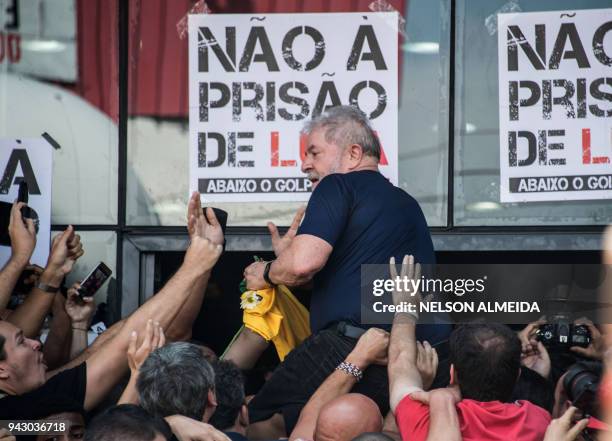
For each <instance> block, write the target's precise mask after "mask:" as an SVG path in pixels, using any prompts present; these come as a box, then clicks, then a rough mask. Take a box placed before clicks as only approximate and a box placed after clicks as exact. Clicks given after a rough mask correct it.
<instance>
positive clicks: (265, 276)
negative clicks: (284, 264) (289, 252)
mask: <svg viewBox="0 0 612 441" xmlns="http://www.w3.org/2000/svg"><path fill="white" fill-rule="evenodd" d="M272 262H274V261H273V260H270V261H269V262H266V266H265V268H264V273H263V279H264V280H265V281H266V283H267V284H268V285H270V286H274V285H275V283H274V282H272V280H270V268H271V267H272Z"/></svg>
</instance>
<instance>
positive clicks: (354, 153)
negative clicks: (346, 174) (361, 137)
mask: <svg viewBox="0 0 612 441" xmlns="http://www.w3.org/2000/svg"><path fill="white" fill-rule="evenodd" d="M347 149H348V154H349V160H350V163H351V165H350V167H351V168H353V167H356V166H358V165H359V164H360V163H361V159H362V158H363V147H361V146H360V145H359V144H351V145H349V146H348V147H347Z"/></svg>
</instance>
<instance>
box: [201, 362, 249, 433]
mask: <svg viewBox="0 0 612 441" xmlns="http://www.w3.org/2000/svg"><path fill="white" fill-rule="evenodd" d="M213 369H214V370H215V392H216V397H217V408H216V409H215V413H214V414H213V416H212V418H211V419H210V421H209V424H211V425H212V426H213V427H215V428H217V429H219V430H227V429H229V428H230V427H232V426H233V425H234V423H235V422H236V418H237V417H238V414H239V413H240V409H241V408H242V405H243V404H244V376H243V375H242V372H241V371H240V369H238V367H237V366H236V365H235V364H234V363H232V362H231V361H227V360H218V361H216V362H215V363H213Z"/></svg>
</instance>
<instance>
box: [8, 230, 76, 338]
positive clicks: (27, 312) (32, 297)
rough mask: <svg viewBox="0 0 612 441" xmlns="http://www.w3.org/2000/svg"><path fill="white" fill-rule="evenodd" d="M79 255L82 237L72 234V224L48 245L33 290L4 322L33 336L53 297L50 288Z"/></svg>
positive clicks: (55, 286)
mask: <svg viewBox="0 0 612 441" xmlns="http://www.w3.org/2000/svg"><path fill="white" fill-rule="evenodd" d="M82 255H83V246H82V245H81V238H80V237H79V235H78V234H75V233H74V228H73V227H72V226H69V227H68V228H66V230H64V232H62V233H60V234H58V235H56V236H55V237H54V238H53V242H52V244H51V251H50V252H49V259H48V260H47V266H46V267H45V269H44V271H43V273H42V274H41V275H40V278H39V279H38V285H37V286H36V287H34V288H33V289H32V291H31V292H30V294H29V295H28V296H27V297H26V299H25V301H24V302H23V303H22V304H21V305H19V306H18V307H17V309H15V312H13V313H12V314H11V315H10V316H9V317H8V319H7V321H8V322H10V323H12V324H14V325H15V326H17V327H19V328H21V329H22V330H23V334H24V335H25V336H26V337H28V338H36V337H37V336H38V333H39V332H40V328H41V327H42V324H43V322H44V320H45V317H46V316H47V314H48V313H49V311H50V310H51V306H52V305H53V299H54V298H55V292H53V291H58V290H59V287H60V285H61V284H62V281H63V280H64V277H65V276H66V274H68V273H69V272H70V271H71V270H72V267H73V266H74V263H75V262H76V261H77V259H78V258H79V257H81V256H82ZM43 286H45V288H44V290H43V289H41V288H42V287H43Z"/></svg>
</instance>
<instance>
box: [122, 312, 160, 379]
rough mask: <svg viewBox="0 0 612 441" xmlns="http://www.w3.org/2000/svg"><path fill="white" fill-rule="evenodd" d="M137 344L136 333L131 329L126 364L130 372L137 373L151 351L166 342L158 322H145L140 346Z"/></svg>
mask: <svg viewBox="0 0 612 441" xmlns="http://www.w3.org/2000/svg"><path fill="white" fill-rule="evenodd" d="M137 344H138V333H137V332H136V331H133V332H132V334H131V335H130V345H129V346H128V350H127V359H128V365H129V366H130V370H131V371H132V373H138V372H139V371H140V366H142V364H143V363H144V362H145V360H146V359H147V357H148V356H149V354H150V353H151V352H153V351H154V350H156V349H159V348H161V347H162V346H163V345H165V344H166V336H165V335H164V330H163V329H162V327H161V326H159V323H153V321H152V320H149V321H148V322H147V327H146V330H145V335H144V338H143V340H142V343H141V344H140V346H138V345H137Z"/></svg>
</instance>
